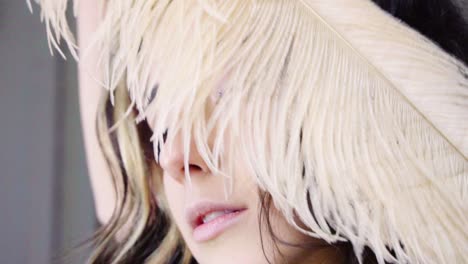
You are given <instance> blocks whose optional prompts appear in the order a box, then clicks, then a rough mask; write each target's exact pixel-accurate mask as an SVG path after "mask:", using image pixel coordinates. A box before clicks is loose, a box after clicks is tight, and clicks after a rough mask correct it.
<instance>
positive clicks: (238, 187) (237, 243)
mask: <svg viewBox="0 0 468 264" xmlns="http://www.w3.org/2000/svg"><path fill="white" fill-rule="evenodd" d="M190 149H191V152H190V156H189V165H190V166H189V169H188V170H189V171H190V177H191V183H192V188H190V186H189V183H188V182H187V181H186V178H185V174H184V169H185V168H184V155H183V145H182V140H181V137H180V135H178V136H176V138H175V140H174V142H173V144H172V146H171V147H170V148H169V146H168V144H165V145H164V146H163V147H162V148H161V153H160V158H159V165H160V166H161V168H162V170H163V183H164V190H165V195H166V198H167V201H168V205H169V208H170V212H171V214H172V217H173V219H174V221H175V222H176V224H177V226H178V228H179V230H180V233H181V234H182V236H183V238H184V240H185V242H186V244H187V245H188V247H189V248H190V251H191V252H192V254H193V255H194V257H195V258H196V259H197V261H198V262H199V263H201V264H209V263H216V264H218V263H226V264H228V263H236V264H239V263H246V264H250V263H252V264H257V263H258V264H260V263H268V262H267V260H266V258H265V255H264V253H263V250H262V239H263V246H264V250H265V253H266V255H267V256H268V259H269V260H270V261H271V263H286V261H285V260H284V259H282V258H281V256H279V255H278V254H277V251H275V246H274V244H273V240H272V238H271V236H270V235H269V231H268V229H267V226H266V224H265V221H263V222H262V225H261V227H259V214H260V208H261V206H260V198H259V197H258V190H257V186H256V184H255V181H254V180H253V178H252V176H251V175H252V173H251V172H249V171H248V170H247V169H246V166H244V165H243V164H242V162H240V161H239V162H238V163H236V168H235V172H234V174H235V175H232V176H233V177H234V181H233V191H232V194H231V195H230V196H229V198H228V200H225V198H224V197H225V195H224V181H223V177H221V176H219V175H214V174H212V173H211V172H210V170H209V169H208V168H207V166H206V164H205V163H204V161H203V159H202V157H201V156H200V155H199V153H198V152H197V151H196V147H195V144H194V142H192V144H191V148H190ZM213 207H216V208H213ZM213 210H214V211H213ZM225 210H227V211H225ZM210 212H217V213H213V214H209V213H210ZM204 216H205V219H204V220H203V218H204ZM270 216H271V217H270V219H271V223H272V228H273V231H274V233H275V235H276V236H277V237H278V238H279V239H280V240H283V241H286V242H289V243H292V244H301V245H304V244H306V243H308V244H309V245H310V244H311V243H313V244H314V245H317V246H320V245H323V243H322V242H321V241H317V240H314V239H312V238H311V237H308V236H305V235H304V234H302V233H300V232H299V231H297V230H296V229H294V228H293V227H292V226H291V225H289V224H288V223H287V222H286V220H285V219H284V217H283V216H282V215H281V214H280V213H279V212H278V211H277V210H276V209H275V208H272V210H270ZM259 228H262V230H261V231H262V235H263V236H262V238H261V237H260V229H259ZM277 245H278V247H279V250H280V252H281V253H282V254H283V256H284V257H285V258H286V259H287V260H288V261H290V262H289V263H300V262H301V259H304V258H305V257H307V256H308V255H312V254H311V253H313V252H316V251H317V250H314V249H311V248H310V247H309V248H308V249H304V248H299V247H292V246H285V245H283V244H281V243H277ZM309 260H310V259H309Z"/></svg>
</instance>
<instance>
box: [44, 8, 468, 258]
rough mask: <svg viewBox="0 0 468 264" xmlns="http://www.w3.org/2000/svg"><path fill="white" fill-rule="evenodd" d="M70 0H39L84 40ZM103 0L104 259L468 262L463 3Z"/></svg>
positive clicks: (85, 71)
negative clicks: (68, 19) (69, 14)
mask: <svg viewBox="0 0 468 264" xmlns="http://www.w3.org/2000/svg"><path fill="white" fill-rule="evenodd" d="M64 3H66V1H64V0H63V1H58V0H56V1H52V0H49V1H47V0H43V1H41V4H42V7H43V11H44V12H45V13H44V14H45V17H46V21H48V22H49V23H50V25H51V26H52V27H55V29H56V31H55V33H56V34H53V33H51V35H50V37H51V38H50V40H51V41H52V44H54V43H56V42H54V41H58V40H59V39H60V36H61V37H64V38H65V40H66V41H67V43H68V44H69V45H70V47H71V49H72V51H73V50H74V48H73V40H72V36H71V35H70V33H69V31H68V29H67V26H66V23H65V18H64V14H63V12H64V10H65V8H64V7H65V4H64ZM423 3H424V4H423ZM93 4H94V5H96V4H95V3H93V2H84V3H82V5H81V6H80V10H81V11H80V13H79V18H80V22H79V23H80V41H81V44H80V46H81V47H85V46H88V44H89V43H93V45H92V47H95V49H94V50H93V49H91V50H88V53H85V54H86V55H84V56H83V58H82V61H81V63H82V66H81V70H82V71H81V73H82V75H81V87H82V91H83V92H82V99H83V98H84V100H82V103H83V120H84V126H85V135H86V137H87V149H88V160H89V164H90V171H91V175H92V178H93V184H94V190H95V193H96V201H97V210H98V215H99V218H100V219H101V221H103V222H104V223H106V224H105V225H104V226H103V228H102V230H100V231H99V233H98V234H97V236H96V237H95V245H96V247H95V251H94V254H93V255H92V256H91V258H90V262H91V263H196V262H198V263H203V264H205V263H385V262H398V263H466V262H468V255H467V254H466V248H467V246H468V230H467V229H466V228H465V227H464V226H465V224H466V223H467V215H468V214H467V204H466V191H467V187H468V185H467V181H466V179H467V176H468V161H467V156H468V135H467V131H468V124H467V122H466V121H465V122H464V120H467V119H468V102H467V100H466V98H467V96H468V90H467V87H468V78H467V75H468V70H467V67H466V64H464V63H467V54H468V51H467V50H466V49H467V48H466V47H467V46H466V45H465V44H466V40H467V36H468V35H467V34H466V32H467V27H466V21H465V20H464V18H463V16H462V15H461V12H460V11H459V10H458V9H457V6H456V4H454V3H452V2H450V1H433V3H431V4H432V5H431V4H429V3H428V1H411V3H408V2H404V1H401V2H400V1H375V3H373V2H371V1H366V0H355V1H345V0H335V1H331V0H327V1H312V0H304V1H286V0H284V1H280V0H278V1H247V0H245V1H148V0H135V1H123V0H122V1H108V2H107V3H106V5H105V15H104V16H103V17H102V18H99V12H97V13H95V15H94V16H93V15H92V14H90V12H95V10H96V9H95V6H94V8H93ZM379 6H380V7H379ZM381 8H384V9H385V10H387V11H388V12H390V13H391V14H393V15H394V16H395V17H397V18H400V19H402V20H403V21H406V23H409V24H411V25H412V26H413V27H414V30H413V29H411V28H410V27H408V25H407V24H405V23H404V22H400V21H399V20H398V19H396V18H395V17H391V16H390V15H388V14H387V13H385V11H383V10H382V9H381ZM419 18H421V19H419ZM428 23H433V25H432V26H427V25H428ZM97 26H99V27H98V30H97V33H96V35H95V38H90V32H92V31H93V29H94V28H95V27H97ZM51 32H52V31H51ZM453 32H462V33H461V34H454V33H453ZM463 32H464V33H463ZM422 34H424V35H425V36H423V35H422ZM426 37H429V38H431V39H433V40H434V42H431V41H429V40H428V39H427V38H426ZM457 58H458V59H457ZM96 72H97V73H98V74H96ZM96 79H97V81H98V82H100V83H101V84H102V85H103V86H105V87H106V88H107V89H109V90H110V91H111V93H110V95H109V96H107V95H105V96H103V97H102V101H101V106H100V108H99V109H98V110H97V111H98V119H97V130H98V136H99V144H100V147H101V149H102V151H103V154H104V156H105V162H104V160H101V161H100V160H99V157H101V156H99V152H98V150H97V144H96V143H93V140H95V139H94V138H93V134H92V132H90V131H91V130H92V128H93V127H92V125H91V124H92V122H90V117H92V116H94V114H95V113H94V110H95V105H97V103H93V100H96V98H97V96H94V97H88V95H90V94H91V93H93V92H94V93H96V91H98V88H99V87H98V85H97V83H98V82H97V81H96ZM90 87H92V88H94V89H91V88H90ZM135 120H136V121H138V124H137V125H136V124H135ZM107 168H109V170H110V175H112V177H113V183H114V186H115V192H112V191H109V190H110V189H109V186H110V184H109V182H106V179H109V178H105V177H103V175H105V174H102V173H105V172H106V171H109V170H108V169H107ZM114 201H115V202H114ZM113 204H115V206H112V205H113Z"/></svg>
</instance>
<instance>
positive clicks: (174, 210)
mask: <svg viewBox="0 0 468 264" xmlns="http://www.w3.org/2000/svg"><path fill="white" fill-rule="evenodd" d="M163 186H164V193H165V196H166V199H167V204H168V206H169V210H170V212H171V215H172V218H173V220H175V222H176V224H177V226H179V228H183V227H184V226H185V214H184V210H185V209H184V206H185V202H184V201H185V192H184V187H183V186H182V185H181V184H178V183H177V182H176V181H175V180H174V179H173V178H172V177H170V176H169V175H167V174H166V173H164V175H163Z"/></svg>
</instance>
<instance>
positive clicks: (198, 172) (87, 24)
mask: <svg viewBox="0 0 468 264" xmlns="http://www.w3.org/2000/svg"><path fill="white" fill-rule="evenodd" d="M97 5H98V4H97V2H96V1H94V0H82V1H81V2H80V9H79V16H78V29H79V41H80V46H83V47H85V46H87V44H88V43H89V42H90V36H91V35H92V32H94V31H95V29H96V27H97V24H98V22H99V20H100V13H99V11H98V10H99V9H98V8H97ZM83 18H86V19H83ZM97 57H98V56H93V55H92V54H90V56H87V57H84V58H82V59H81V60H80V99H83V100H81V101H80V102H81V108H80V109H81V116H82V124H83V133H84V139H85V144H86V151H87V154H88V155H87V158H88V165H89V166H88V167H89V170H90V171H89V173H90V176H91V186H92V189H93V192H94V199H95V204H96V212H97V217H98V219H99V221H100V222H101V223H102V224H105V223H107V222H108V221H109V219H110V216H111V215H112V212H113V210H114V204H115V193H114V192H113V187H112V182H111V177H110V172H109V170H108V169H107V166H106V163H105V160H104V157H103V156H102V154H101V151H100V149H99V144H98V143H97V137H96V134H95V122H94V118H95V116H96V109H97V106H98V98H99V94H98V92H99V91H100V90H101V89H100V87H99V86H98V84H97V83H96V82H94V80H93V78H92V76H91V75H89V74H87V73H89V72H92V73H96V74H98V73H99V69H97V68H96V67H95V66H93V65H96V62H95V60H96V58H97ZM84 99H86V100H84ZM148 120H151V118H150V117H149V118H148ZM149 124H150V127H151V122H149ZM177 142H180V140H176V144H173V146H172V148H171V149H168V147H167V146H163V148H162V156H161V160H160V165H161V168H162V169H163V171H164V173H163V183H164V191H165V194H166V197H167V198H168V199H167V200H168V203H169V207H170V211H171V214H172V218H173V219H174V221H175V222H176V224H177V226H178V228H179V230H180V232H181V234H182V236H183V238H184V240H185V241H186V243H187V245H188V246H189V248H190V250H191V252H192V254H193V255H194V256H195V258H196V259H197V261H198V262H199V263H201V264H210V263H226V264H229V263H236V264H238V263H247V264H250V263H251V264H257V263H258V264H262V263H268V262H267V260H266V258H265V256H264V254H263V251H262V246H261V241H260V230H259V225H258V215H259V211H260V205H259V202H260V201H259V198H258V195H257V186H256V185H255V182H254V181H253V179H252V177H251V173H250V172H248V171H247V170H246V169H245V166H243V165H242V163H239V165H238V167H236V171H235V175H234V177H235V180H234V186H233V187H234V188H233V193H232V196H230V198H229V201H227V202H230V203H231V202H232V203H234V204H239V205H242V206H244V207H246V208H247V211H246V214H245V215H244V217H243V219H241V221H240V222H239V223H238V224H236V225H235V226H231V227H230V228H229V229H227V230H226V231H225V232H223V233H222V234H221V235H219V236H218V237H216V238H215V239H213V240H211V241H207V242H204V243H198V242H196V241H194V240H193V238H192V232H191V230H190V227H189V226H188V224H187V223H186V222H185V215H184V210H185V207H186V206H188V204H189V202H194V201H196V200H198V199H205V200H214V201H223V200H224V192H223V184H224V183H223V180H222V178H221V177H218V176H217V175H213V174H212V173H210V172H209V171H208V170H207V169H206V165H205V164H204V162H203V160H202V159H201V158H200V156H199V155H198V153H197V152H196V151H193V152H192V153H191V156H190V161H189V163H190V164H191V165H194V166H192V167H191V170H192V171H191V175H192V186H193V189H192V190H190V189H189V188H188V185H187V184H186V183H185V178H184V177H183V169H184V168H183V162H182V160H183V152H182V147H181V145H180V144H177ZM191 149H195V148H194V146H192V148H191ZM271 222H272V228H273V230H274V233H275V234H276V235H277V236H278V237H279V238H280V239H282V240H284V241H287V242H290V243H299V244H304V243H312V244H313V245H314V246H313V247H311V248H309V249H307V250H305V249H301V248H297V247H290V246H284V245H282V244H281V243H278V246H279V250H280V252H281V253H282V254H283V256H284V258H283V257H281V256H280V255H279V254H278V253H276V251H275V250H274V246H273V240H272V239H271V238H270V237H269V236H268V230H266V226H265V225H263V226H262V234H264V236H263V238H264V241H263V245H264V249H265V252H266V254H267V256H268V259H269V260H270V262H271V263H295V264H300V263H340V262H342V258H341V256H340V255H339V254H338V253H337V250H336V249H335V248H333V247H330V246H328V245H326V244H325V243H324V242H323V241H319V240H315V239H312V238H311V237H308V236H305V235H303V234H302V233H300V232H298V231H297V230H295V229H294V228H293V227H292V226H290V225H289V224H288V223H287V222H286V220H285V219H284V217H283V216H282V215H281V214H280V213H279V212H278V211H277V210H275V208H273V210H271Z"/></svg>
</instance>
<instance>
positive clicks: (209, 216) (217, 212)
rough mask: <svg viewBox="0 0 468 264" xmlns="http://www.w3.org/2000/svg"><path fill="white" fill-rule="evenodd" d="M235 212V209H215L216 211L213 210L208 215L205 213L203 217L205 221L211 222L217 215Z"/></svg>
mask: <svg viewBox="0 0 468 264" xmlns="http://www.w3.org/2000/svg"><path fill="white" fill-rule="evenodd" d="M232 212H234V210H224V211H215V212H211V213H209V214H207V215H205V216H204V217H203V223H204V224H205V223H208V222H211V221H212V220H213V219H215V218H216V217H219V216H222V215H225V214H230V213H232Z"/></svg>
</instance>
